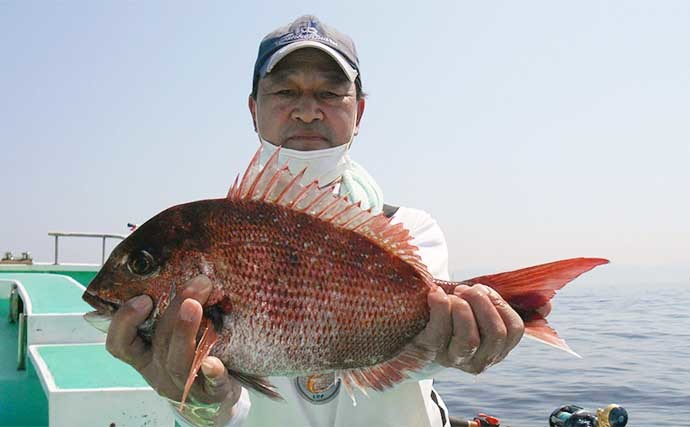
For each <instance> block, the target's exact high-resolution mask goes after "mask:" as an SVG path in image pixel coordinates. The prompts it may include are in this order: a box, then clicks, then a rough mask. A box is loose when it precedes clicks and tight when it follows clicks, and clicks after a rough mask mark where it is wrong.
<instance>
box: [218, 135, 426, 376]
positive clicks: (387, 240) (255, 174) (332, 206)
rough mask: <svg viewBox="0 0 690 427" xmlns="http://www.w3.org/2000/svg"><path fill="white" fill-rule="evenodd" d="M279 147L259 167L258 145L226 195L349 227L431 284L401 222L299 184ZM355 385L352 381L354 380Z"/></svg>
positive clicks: (299, 178)
mask: <svg viewBox="0 0 690 427" xmlns="http://www.w3.org/2000/svg"><path fill="white" fill-rule="evenodd" d="M279 152H280V147H279V148H278V149H277V150H276V151H275V153H273V154H272V155H271V157H270V158H269V159H268V161H267V162H266V165H265V166H264V167H261V164H260V158H261V148H259V150H257V152H256V154H254V157H252V160H251V162H250V163H249V166H248V167H247V170H246V171H245V172H244V174H243V175H242V179H241V180H240V181H239V184H238V183H237V180H235V184H233V186H232V187H231V188H230V191H229V192H228V199H233V200H260V201H264V202H267V203H274V204H278V205H280V206H283V207H285V208H288V209H292V210H295V211H298V212H303V213H306V214H308V215H311V216H313V217H315V218H319V219H321V220H323V221H326V222H330V223H332V224H333V225H335V226H337V227H339V228H344V229H347V230H351V231H353V232H355V233H357V234H359V235H362V236H365V237H367V238H369V239H370V240H372V241H374V242H376V243H377V244H379V245H380V246H381V247H383V248H385V249H387V250H388V251H390V252H392V253H393V254H394V255H397V256H398V257H400V258H401V259H402V260H404V261H405V262H407V263H408V264H410V265H411V266H413V267H414V268H415V269H416V270H417V271H418V272H419V273H420V274H421V275H422V277H424V278H425V279H426V281H427V282H428V283H429V284H430V286H433V285H432V278H431V274H429V272H428V270H427V268H426V266H425V265H424V264H423V263H422V261H421V258H420V257H419V255H418V254H417V248H416V247H415V246H413V245H411V244H410V240H412V236H410V233H409V232H408V231H407V229H405V227H404V226H403V225H402V224H395V225H393V224H391V219H390V218H386V216H385V215H383V214H376V215H375V214H372V213H371V209H369V210H363V209H362V208H361V206H360V203H359V202H358V203H354V204H353V203H352V202H350V201H349V200H347V196H338V195H336V194H334V188H335V186H334V185H330V186H326V187H323V188H319V186H318V182H317V181H313V182H311V183H309V184H307V185H303V184H302V182H301V181H302V177H303V176H304V174H305V171H306V170H302V171H301V172H300V173H299V174H297V175H293V174H292V173H291V172H290V171H289V169H288V168H287V165H282V166H281V165H280V164H279V162H278V154H279ZM355 386H356V384H355Z"/></svg>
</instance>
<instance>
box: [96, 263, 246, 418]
mask: <svg viewBox="0 0 690 427" xmlns="http://www.w3.org/2000/svg"><path fill="white" fill-rule="evenodd" d="M210 292H211V282H210V281H209V280H208V278H206V277H205V276H198V277H195V278H194V279H192V280H190V281H189V282H187V283H186V284H185V287H184V290H183V291H182V292H180V293H178V295H177V296H176V297H175V298H174V299H173V300H172V301H171V302H170V305H169V306H168V307H167V309H166V310H165V312H164V313H163V316H161V318H160V319H159V321H158V323H157V325H156V331H155V334H154V336H153V342H152V344H150V345H149V344H147V343H146V342H144V341H143V340H142V339H141V337H139V336H138V335H137V327H138V326H139V325H140V324H141V323H142V322H144V321H145V320H146V318H147V317H148V315H149V313H150V312H151V309H152V307H153V304H152V302H151V299H150V298H149V297H148V296H145V295H140V296H138V297H135V298H132V299H131V300H129V301H127V302H126V303H125V304H123V305H122V307H120V309H119V310H118V311H117V312H116V313H115V315H114V316H113V319H112V322H111V324H110V329H109V331H108V337H107V340H106V348H107V349H108V351H109V352H110V353H111V354H112V355H113V356H115V357H117V358H118V359H120V360H122V361H124V362H125V363H128V364H130V365H132V366H133V367H134V368H135V369H136V370H137V371H139V373H140V374H141V375H142V376H143V377H144V378H145V379H146V381H147V382H148V383H149V384H150V385H151V387H153V389H154V390H156V392H157V393H158V394H160V395H162V396H164V397H167V398H169V399H172V400H175V401H180V399H181V397H182V390H183V388H184V384H185V381H186V380H187V376H188V375H189V369H190V367H191V364H192V359H193V358H194V351H195V350H196V337H197V333H198V330H199V325H200V324H201V318H202V315H203V309H202V306H201V305H202V304H203V303H205V302H206V300H207V299H208V296H209V294H210ZM201 371H202V373H203V375H199V376H198V377H197V379H196V381H195V383H194V385H193V386H192V390H191V392H190V397H191V398H192V399H194V400H196V401H199V402H202V403H220V404H221V409H223V410H220V411H217V412H218V415H219V416H222V417H227V418H228V419H229V418H230V417H231V414H232V411H231V408H232V407H233V406H234V404H235V403H236V402H237V400H238V399H239V397H240V393H241V391H242V389H241V386H240V385H239V383H238V382H237V381H235V380H233V379H232V378H231V377H230V376H228V373H227V370H226V369H225V366H223V363H222V362H221V361H220V360H219V359H217V358H215V357H211V356H209V357H207V358H206V359H204V361H203V363H202V365H201ZM226 408H227V410H225V409H226ZM217 421H218V422H221V423H225V422H227V421H228V420H220V419H218V420H217Z"/></svg>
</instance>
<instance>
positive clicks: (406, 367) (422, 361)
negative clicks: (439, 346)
mask: <svg viewBox="0 0 690 427" xmlns="http://www.w3.org/2000/svg"><path fill="white" fill-rule="evenodd" d="M435 358H436V352H434V351H429V350H425V349H422V348H419V347H417V346H414V345H412V344H408V345H407V346H405V348H403V350H402V351H401V352H400V353H399V354H398V355H397V356H395V357H393V358H392V359H390V360H387V361H385V362H383V363H379V364H377V365H373V366H365V367H361V368H355V369H344V370H341V371H338V372H337V373H336V375H337V376H338V377H340V378H341V380H342V382H343V384H345V390H346V391H347V393H348V395H349V396H350V398H351V399H352V403H353V405H356V404H357V401H356V399H355V396H354V389H353V386H354V388H357V389H359V390H360V391H361V392H362V394H364V395H365V396H368V393H367V390H368V389H372V390H376V391H385V390H387V389H389V388H391V387H393V386H395V385H396V384H399V383H401V382H402V381H404V380H405V379H407V378H409V374H410V373H413V372H416V371H419V370H421V369H422V368H424V367H425V366H426V365H427V364H428V363H429V362H431V361H433V360H434V359H435Z"/></svg>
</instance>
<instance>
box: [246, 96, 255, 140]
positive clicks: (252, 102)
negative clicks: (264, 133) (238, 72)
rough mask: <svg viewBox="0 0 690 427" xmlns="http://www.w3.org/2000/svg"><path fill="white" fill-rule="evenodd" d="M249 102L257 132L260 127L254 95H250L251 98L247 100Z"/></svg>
mask: <svg viewBox="0 0 690 427" xmlns="http://www.w3.org/2000/svg"><path fill="white" fill-rule="evenodd" d="M247 103H248V104H249V112H250V113H251V115H252V123H254V132H257V129H258V127H257V126H256V100H255V99H254V97H253V96H251V95H249V100H248V101H247Z"/></svg>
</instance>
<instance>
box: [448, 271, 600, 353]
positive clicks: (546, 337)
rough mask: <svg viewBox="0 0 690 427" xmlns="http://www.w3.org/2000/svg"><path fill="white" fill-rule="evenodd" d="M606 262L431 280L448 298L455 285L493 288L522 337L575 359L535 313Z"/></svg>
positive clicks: (541, 317)
mask: <svg viewBox="0 0 690 427" xmlns="http://www.w3.org/2000/svg"><path fill="white" fill-rule="evenodd" d="M608 262H609V261H608V260H606V259H603V258H572V259H566V260H562V261H555V262H550V263H547V264H541V265H537V266H534V267H527V268H522V269H520V270H515V271H509V272H505V273H498V274H489V275H486V276H479V277H475V278H473V279H469V280H465V281H462V282H447V281H443V280H434V282H435V283H436V284H437V285H438V286H440V287H442V288H443V290H444V291H445V292H446V293H448V294H450V293H453V290H454V289H455V286H457V285H468V286H472V285H474V284H478V283H479V284H482V285H486V286H489V287H491V288H493V289H494V290H495V291H496V292H498V293H499V294H500V295H501V297H502V298H503V299H504V300H506V302H507V303H508V304H510V306H511V307H513V309H515V311H516V312H517V313H518V314H519V315H520V317H522V319H523V320H524V322H525V335H527V336H529V337H530V338H534V339H536V340H537V341H541V342H543V343H545V344H548V345H551V346H553V347H556V348H560V349H562V350H565V351H567V352H568V353H571V354H574V355H576V356H577V353H575V352H574V351H573V350H572V349H571V348H570V347H569V346H568V345H567V344H566V343H565V341H564V340H563V339H562V338H560V337H559V336H558V334H557V333H556V331H555V330H554V329H553V328H551V327H550V326H549V325H548V322H547V321H546V319H545V318H544V316H542V314H541V313H539V311H538V310H539V309H540V308H541V307H543V306H544V305H545V304H546V303H547V302H549V301H550V300H551V298H553V296H554V295H556V291H558V290H559V289H561V288H562V287H564V286H565V285H566V284H568V283H569V282H570V281H572V280H573V279H575V278H576V277H578V276H579V275H581V274H583V273H586V272H587V271H589V270H591V269H593V268H594V267H596V266H599V265H602V264H607V263H608ZM578 357H579V356H578Z"/></svg>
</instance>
